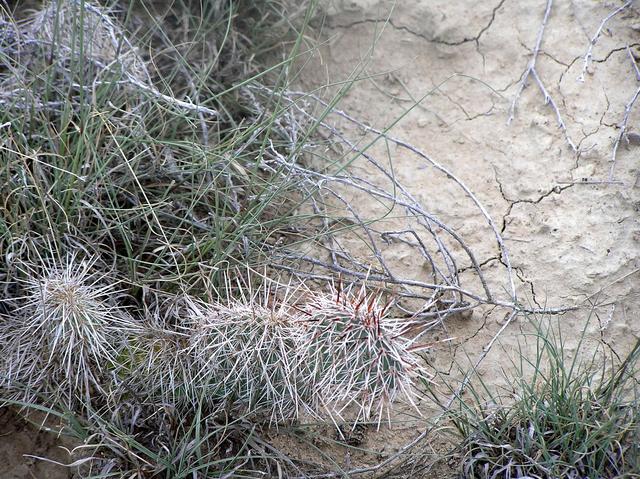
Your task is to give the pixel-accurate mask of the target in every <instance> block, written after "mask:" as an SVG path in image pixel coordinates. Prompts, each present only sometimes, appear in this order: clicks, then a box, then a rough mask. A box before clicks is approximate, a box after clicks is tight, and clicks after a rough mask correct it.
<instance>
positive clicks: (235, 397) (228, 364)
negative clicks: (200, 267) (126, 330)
mask: <svg viewBox="0 0 640 479" xmlns="http://www.w3.org/2000/svg"><path fill="white" fill-rule="evenodd" d="M261 293H262V294H260V292H259V293H256V294H251V295H250V296H249V298H246V299H244V300H242V301H237V300H232V301H229V302H227V303H220V304H210V305H203V306H201V309H200V312H199V313H198V319H197V323H198V327H197V330H196V331H195V334H194V336H193V340H192V346H191V349H190V353H191V354H192V355H193V356H195V357H196V358H197V359H198V361H199V364H200V374H199V376H198V378H197V379H196V381H197V382H199V383H202V382H204V383H208V385H209V386H208V390H209V391H210V394H211V395H212V398H215V399H216V400H218V401H223V402H225V403H226V405H227V406H228V407H232V408H234V409H235V410H236V411H237V412H239V413H241V414H247V415H250V416H252V417H253V418H254V419H262V420H266V421H269V422H271V423H275V424H277V423H281V422H288V421H290V420H292V419H296V418H297V417H298V416H299V415H300V414H301V413H303V412H309V411H310V406H309V400H310V396H311V394H312V391H313V387H314V384H313V383H312V381H311V379H312V378H310V377H309V376H308V371H309V370H308V368H307V366H306V364H305V362H306V359H307V357H306V352H307V348H306V342H305V341H306V339H307V334H306V325H305V324H304V322H303V321H302V320H301V318H300V315H299V314H298V313H297V312H296V311H295V310H293V309H292V308H291V307H290V306H289V305H287V303H286V301H280V302H277V303H276V302H274V301H272V299H273V298H271V293H270V286H267V287H266V288H265V289H263V291H262V292H261ZM260 296H262V297H260Z"/></svg>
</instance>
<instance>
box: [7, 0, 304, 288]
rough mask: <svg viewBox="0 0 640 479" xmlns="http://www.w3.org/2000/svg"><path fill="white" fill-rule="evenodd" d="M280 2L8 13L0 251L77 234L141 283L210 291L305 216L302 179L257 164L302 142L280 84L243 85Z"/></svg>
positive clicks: (65, 6) (26, 255) (54, 5)
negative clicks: (300, 213) (174, 25)
mask: <svg viewBox="0 0 640 479" xmlns="http://www.w3.org/2000/svg"><path fill="white" fill-rule="evenodd" d="M274 3H275V2H270V1H269V0H265V1H264V2H258V3H255V2H242V1H238V2H227V1H220V0H211V1H208V2H204V3H203V4H197V5H196V4H191V3H189V2H187V3H184V4H182V3H176V4H174V5H173V6H172V7H170V8H169V9H165V10H164V11H163V13H162V14H160V13H159V12H158V11H156V10H154V9H153V6H152V4H149V5H146V4H144V3H143V4H139V5H138V4H136V3H135V2H134V3H133V4H131V5H130V7H129V9H128V10H122V8H120V7H117V5H114V6H113V8H107V7H103V6H100V5H98V4H95V3H91V2H86V1H84V0H68V1H54V2H50V3H47V4H45V6H44V7H43V8H42V10H39V11H38V12H36V13H35V14H34V15H33V16H31V17H29V18H27V19H25V20H23V21H21V22H17V21H16V20H15V19H13V18H12V17H11V15H10V14H9V13H5V14H4V15H3V18H2V21H3V25H4V26H5V29H4V30H3V31H4V32H5V33H4V34H3V35H2V36H1V37H0V47H1V48H0V52H1V53H0V98H2V102H3V108H2V109H1V110H0V124H2V125H3V128H2V129H0V144H1V146H0V148H1V151H0V153H1V154H2V158H3V162H2V165H1V167H0V175H1V177H2V181H1V182H0V197H1V198H3V206H4V209H5V214H4V215H3V217H2V218H1V219H0V253H1V254H2V255H3V256H4V255H6V254H10V255H12V257H13V258H14V261H15V262H16V263H20V262H28V261H29V259H30V258H33V257H35V256H36V252H38V251H43V250H46V249H48V246H49V245H53V247H54V248H56V249H58V250H59V251H61V252H62V253H66V252H73V251H75V250H77V249H78V245H81V247H82V249H85V250H87V251H89V253H90V254H92V255H95V256H97V257H100V258H101V259H102V260H103V262H104V263H105V264H113V265H115V267H116V269H117V271H118V272H119V275H120V279H122V280H124V281H125V282H126V283H125V284H127V285H129V286H128V287H129V291H130V292H131V294H132V295H133V296H134V297H136V298H139V297H140V295H141V293H142V288H151V289H153V290H160V291H165V292H170V293H174V292H177V293H182V292H189V293H190V294H192V295H204V294H205V293H206V292H207V291H210V290H211V289H212V288H213V287H215V286H216V285H220V283H219V281H220V278H221V276H220V274H221V273H222V272H224V271H225V269H226V268H227V267H229V265H233V264H236V263H238V262H240V263H246V262H249V263H251V264H258V263H260V262H261V261H265V258H266V255H265V250H266V249H268V248H266V246H265V245H267V244H268V242H267V239H268V238H269V237H272V236H273V235H274V234H276V233H277V232H278V231H279V230H283V229H285V230H286V228H287V225H290V224H292V222H293V221H294V216H295V214H294V211H295V204H296V200H295V198H296V194H294V191H295V186H296V185H295V182H294V181H291V180H290V179H289V178H287V176H286V175H283V174H281V172H280V171H278V170H274V169H272V168H271V169H265V168H263V166H262V164H263V161H264V160H265V159H266V158H267V157H269V155H273V154H276V152H277V153H278V154H282V155H285V156H286V155H288V154H289V153H288V152H289V151H290V150H291V149H296V148H298V145H291V144H290V142H289V137H288V136H287V135H285V134H284V133H283V132H285V131H286V129H287V128H288V122H287V121H288V120H287V119H288V118H289V117H288V116H286V115H284V114H283V113H282V111H280V110H279V108H278V106H277V98H276V94H274V95H271V96H267V95H260V94H256V93H254V92H250V91H249V89H247V88H245V84H248V83H251V82H252V81H259V79H260V77H261V74H257V73H256V74H255V76H256V78H253V79H252V78H247V77H245V76H244V75H247V76H250V75H251V74H253V73H254V71H255V69H256V66H255V65H254V62H255V60H254V56H255V54H256V53H258V52H259V51H260V50H258V52H256V51H255V50H254V48H253V47H252V45H251V42H250V40H249V38H248V37H245V36H243V35H245V34H247V33H248V32H246V31H245V30H244V29H245V28H248V27H249V24H250V25H252V26H253V28H256V31H255V32H253V33H255V34H256V35H258V34H259V32H260V31H262V28H266V27H259V25H260V24H262V23H265V24H268V23H269V21H270V20H269V19H268V18H264V17H265V16H266V17H269V18H270V17H272V16H273V12H271V10H270V8H271V6H272V5H273V4H274ZM249 4H251V5H249ZM260 8H262V9H263V10H262V11H261V10H260ZM156 15H159V18H160V19H161V20H162V21H163V22H165V23H168V22H172V21H175V22H179V24H180V28H179V29H177V31H171V30H170V29H167V28H166V26H165V24H164V23H159V22H158V20H157V18H158V17H157V16H156ZM252 20H253V22H252ZM273 21H274V22H275V20H273ZM130 31H132V32H135V35H134V34H133V33H129V32H130ZM178 33H179V35H178ZM177 37H179V38H177ZM261 48H262V49H263V48H265V47H261ZM294 49H295V48H294ZM143 52H146V53H143ZM292 57H295V51H294V52H293V53H292ZM204 62H207V63H204ZM284 64H288V63H287V61H285V62H284ZM234 72H235V74H234ZM277 74H278V71H277V69H276V68H274V69H273V75H275V81H276V82H277V81H278V76H277ZM296 128H299V126H296ZM297 220H298V221H300V218H297ZM2 274H3V275H6V278H7V280H12V279H14V278H15V277H16V275H19V271H18V270H16V269H12V268H6V267H3V268H2Z"/></svg>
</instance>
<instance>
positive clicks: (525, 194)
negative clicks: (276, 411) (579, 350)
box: [0, 0, 640, 477]
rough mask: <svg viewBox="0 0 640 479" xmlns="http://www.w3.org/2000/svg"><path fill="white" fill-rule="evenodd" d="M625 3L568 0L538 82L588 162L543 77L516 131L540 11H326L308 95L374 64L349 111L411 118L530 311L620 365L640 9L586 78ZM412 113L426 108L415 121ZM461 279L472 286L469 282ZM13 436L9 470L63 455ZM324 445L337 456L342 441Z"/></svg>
mask: <svg viewBox="0 0 640 479" xmlns="http://www.w3.org/2000/svg"><path fill="white" fill-rule="evenodd" d="M621 4H622V2H599V1H595V0H593V1H587V0H557V1H555V2H554V3H553V5H552V9H551V12H550V15H549V18H548V23H547V25H546V29H545V31H544V37H543V40H542V44H541V50H540V54H539V56H538V59H537V67H536V68H537V70H536V71H537V73H538V75H539V77H540V79H541V81H542V82H543V84H544V86H545V87H546V89H547V91H548V93H549V94H550V95H551V97H552V98H553V101H554V102H555V104H557V106H558V110H559V112H560V115H561V117H562V119H563V121H564V122H565V124H566V128H567V136H568V137H569V138H570V140H571V141H572V142H573V143H574V144H575V145H576V147H577V150H578V151H577V152H576V151H574V150H573V149H572V148H571V147H570V146H569V144H568V142H567V139H566V136H565V134H564V133H563V131H562V130H561V129H559V128H558V122H557V118H556V113H555V112H554V110H553V109H552V108H551V107H550V106H549V105H547V104H545V98H544V96H543V94H542V93H541V91H540V89H539V88H538V86H537V85H536V84H535V82H534V81H533V79H532V78H529V81H528V85H527V87H526V88H525V89H524V91H523V92H522V95H521V97H520V99H519V102H518V104H517V109H516V112H515V117H514V119H513V121H512V122H511V123H510V124H507V119H508V117H509V109H510V106H511V103H512V100H513V98H514V95H515V94H516V91H517V89H518V84H519V82H520V80H521V78H522V75H523V73H524V72H525V70H526V68H527V65H528V63H529V61H530V59H531V52H532V50H533V49H534V46H535V43H536V38H537V34H538V31H539V29H540V25H541V22H542V19H543V15H544V11H545V6H546V1H544V0H536V1H524V0H523V1H517V0H495V1H486V2H477V1H474V0H459V1H456V2H451V1H449V0H399V1H397V2H392V1H388V0H380V1H378V0H325V1H324V2H323V9H324V12H325V13H326V18H325V21H324V26H323V28H324V39H325V41H324V43H323V44H322V46H321V47H320V48H319V50H318V51H317V53H316V54H315V55H314V58H313V61H312V62H311V70H310V71H308V73H307V76H306V80H305V82H304V83H305V84H304V86H305V87H307V88H314V87H318V86H321V85H322V84H327V83H332V82H333V83H335V82H339V81H341V80H344V79H347V78H349V76H350V74H351V73H352V72H353V71H354V70H355V69H356V68H357V66H358V65H363V64H366V69H365V72H364V74H363V75H360V79H359V80H358V81H357V82H356V83H355V84H354V85H353V87H352V88H351V90H350V91H349V93H348V94H347V96H346V97H345V98H344V100H343V101H342V103H341V105H340V108H342V109H344V110H345V111H348V112H349V113H351V114H353V115H354V116H356V117H358V118H360V119H361V120H363V121H364V122H366V123H368V124H370V125H373V126H376V127H379V128H383V127H385V126H386V125H388V124H389V123H391V122H392V121H394V120H395V119H397V118H398V117H400V116H401V115H403V114H404V113H405V112H406V110H407V109H408V108H411V107H413V109H412V111H411V112H410V113H408V114H407V115H406V116H405V117H404V118H403V119H402V120H401V121H400V122H399V123H398V124H397V125H396V126H395V127H394V128H393V130H392V133H393V134H394V135H396V136H398V137H400V138H402V139H404V140H406V141H408V142H410V143H411V144H413V145H415V146H416V147H418V148H420V149H422V150H424V151H425V152H427V153H428V154H430V155H431V156H432V157H433V158H434V159H436V160H437V161H439V162H440V163H442V164H443V165H444V166H446V167H447V168H449V169H450V170H451V171H452V172H453V173H455V174H456V175H457V176H458V177H459V178H460V179H462V180H463V181H464V182H465V183H466V184H467V185H468V186H469V188H470V189H471V190H472V191H473V192H474V194H475V195H477V197H478V199H479V200H480V201H481V202H482V204H483V205H484V206H485V208H486V209H487V211H488V212H489V213H490V215H491V216H492V218H493V219H494V220H495V221H496V223H497V224H498V227H499V229H500V230H501V232H502V235H503V237H504V238H505V241H506V245H507V248H508V251H509V254H510V257H511V262H512V264H513V266H514V269H515V276H516V278H515V282H516V287H517V290H518V293H519V299H520V301H522V302H523V303H525V304H528V305H530V306H532V307H545V306H554V307H569V306H579V307H580V309H579V310H577V311H572V312H568V313H565V314H563V315H562V316H561V317H560V323H561V325H562V328H563V329H564V330H565V331H567V332H569V333H570V334H569V335H568V340H569V343H568V345H567V347H568V349H569V351H567V352H568V354H569V355H571V354H572V351H571V349H572V348H574V347H575V343H576V342H577V338H578V336H579V335H580V331H582V329H583V328H585V327H586V329H587V333H588V337H589V338H590V339H591V340H592V342H593V344H594V345H595V341H596V340H604V341H605V342H606V344H608V345H609V346H610V347H611V348H612V349H613V350H614V351H615V352H616V353H618V354H620V355H623V354H624V352H625V351H626V350H628V349H629V348H630V347H631V345H632V344H633V343H634V341H636V339H637V337H638V335H639V334H640V321H639V320H638V318H637V315H638V311H639V306H640V298H639V293H640V281H639V276H640V275H639V273H638V271H639V268H640V248H639V246H640V216H639V212H640V162H639V161H638V153H639V151H640V150H639V146H638V144H637V143H638V141H637V140H638V138H640V136H637V135H638V134H640V112H636V111H635V110H640V105H638V108H636V109H635V110H633V111H632V112H631V114H630V116H629V120H628V131H629V132H630V133H632V134H630V135H629V139H630V141H629V142H626V141H623V142H622V143H621V145H620V147H619V150H618V153H617V160H616V162H615V166H614V169H613V180H614V181H610V180H611V177H610V170H611V166H612V161H611V158H612V148H613V145H614V142H615V139H616V137H617V135H618V132H619V124H620V122H621V121H622V119H623V116H624V110H625V105H627V104H628V103H629V101H630V100H631V98H632V97H633V95H634V92H635V91H636V89H637V88H638V86H639V84H640V83H639V82H638V80H637V79H636V75H635V73H634V69H633V63H632V62H631V60H630V58H629V55H628V53H627V49H626V47H627V46H629V47H630V49H631V50H632V51H634V52H635V51H636V49H637V48H638V47H640V33H639V32H638V30H639V29H640V10H634V9H633V8H631V9H628V10H627V11H625V12H623V13H622V14H620V15H618V16H617V17H615V18H614V19H612V20H611V21H610V22H609V23H608V24H607V26H606V27H605V29H604V31H603V35H602V36H601V37H600V39H599V41H598V42H597V44H596V46H595V48H594V50H593V60H592V62H591V63H590V65H589V67H588V70H587V74H586V77H585V81H584V82H579V81H578V80H577V79H578V77H579V76H580V73H581V71H582V68H583V57H584V55H585V53H586V51H587V47H588V45H589V41H590V38H591V37H592V36H593V34H594V32H595V31H596V29H597V28H598V25H599V24H600V22H601V20H602V19H603V18H604V17H605V16H606V15H607V14H608V12H610V11H611V10H612V9H615V8H616V7H618V6H620V5H621ZM325 93H327V94H328V92H325ZM416 99H422V101H421V102H420V105H419V106H417V107H416V106H415V100H416ZM639 103H640V102H639ZM351 133H352V134H353V135H357V134H358V131H357V129H356V128H353V130H352V132H351ZM389 153H390V157H391V159H392V162H393V168H394V171H395V174H396V175H397V176H398V178H399V179H400V180H401V181H402V182H403V183H404V184H405V185H406V186H407V187H408V188H409V189H411V191H412V192H413V193H414V194H415V195H416V197H417V198H418V199H420V200H421V201H423V202H424V203H425V204H426V205H428V206H429V207H430V208H431V210H432V211H434V212H436V213H437V214H438V215H439V216H440V217H441V218H442V219H443V220H445V221H446V222H447V223H448V224H450V225H451V226H453V227H455V228H456V230H457V231H458V232H459V234H461V235H462V236H463V237H464V238H465V241H467V242H468V244H469V245H470V246H471V247H472V248H473V250H474V252H475V253H476V255H477V257H478V259H479V261H481V263H482V264H483V270H484V271H485V273H486V275H487V278H488V279H489V280H490V282H491V287H492V288H494V289H496V290H503V289H504V288H505V280H504V267H503V265H502V263H501V261H500V260H501V258H500V257H499V255H498V252H497V246H496V243H495V240H494V238H493V237H492V235H491V234H490V231H489V230H488V228H487V224H486V221H485V220H484V218H482V217H481V216H480V215H479V213H478V210H477V209H475V208H469V207H468V202H465V201H463V199H462V198H461V196H460V192H459V190H457V189H454V188H453V186H452V184H450V183H448V182H443V181H442V179H441V178H439V177H436V176H435V175H433V172H432V171H431V170H430V169H429V168H427V167H425V166H424V165H423V164H421V163H418V162H417V160H416V159H415V157H411V156H409V155H407V154H406V153H405V152H404V151H402V150H399V149H397V148H394V147H393V146H392V145H391V146H390V151H389ZM394 261H395V262H396V263H397V264H398V265H399V266H400V267H402V268H404V269H405V270H406V271H410V272H412V274H415V275H416V276H419V275H420V274H421V272H422V270H421V269H420V267H416V265H415V259H414V258H413V257H412V256H411V255H410V254H407V253H406V252H403V251H402V250H401V249H399V250H398V252H397V254H396V257H395V258H394ZM461 268H464V265H463V266H461ZM465 275H468V276H469V277H468V278H465ZM463 279H467V280H468V281H469V282H470V283H473V281H474V278H473V274H472V273H471V272H469V273H464V274H463ZM504 314H505V312H504V311H500V310H495V311H491V310H483V311H477V312H476V313H474V314H473V315H472V316H471V317H470V318H467V319H457V320H451V321H449V322H448V323H447V324H446V331H445V333H446V335H447V336H448V337H451V338H454V339H453V341H452V342H451V343H450V344H449V346H447V347H444V346H443V347H441V348H436V349H435V350H434V351H432V356H433V357H434V363H435V364H436V365H439V366H441V368H442V369H446V368H447V367H449V366H450V365H451V364H452V363H454V362H456V363H458V364H460V365H462V366H464V365H465V364H467V362H468V359H467V358H471V360H473V359H474V358H476V357H478V355H479V354H481V352H482V351H483V348H484V347H485V346H486V344H487V343H488V342H489V341H490V340H491V338H492V337H494V335H495V334H496V332H497V331H498V330H499V329H500V327H501V326H502V323H503V321H504ZM589 318H590V319H589ZM587 321H588V323H587ZM531 331H532V328H531V326H530V324H529V320H528V319H527V318H520V319H518V320H517V321H515V322H513V323H512V324H509V325H508V327H507V328H506V329H505V331H504V332H503V333H502V335H501V336H500V338H499V341H498V343H496V345H495V346H494V348H493V349H492V350H491V352H490V353H489V354H488V355H487V357H486V358H485V359H484V360H483V361H482V363H481V365H480V368H479V373H480V374H481V375H482V377H483V379H484V381H485V382H486V383H487V384H489V385H493V386H496V387H497V386H499V385H501V384H504V381H505V380H504V376H503V372H502V369H503V366H505V365H506V363H508V361H506V360H505V355H508V354H510V353H512V352H513V351H514V350H515V348H516V346H517V345H518V344H519V343H520V342H522V340H523V333H527V332H531ZM525 347H526V346H525ZM424 407H425V416H429V414H430V412H433V408H432V407H431V406H429V405H428V404H426V402H425V404H424ZM414 419H415V418H414ZM422 427H424V426H423V424H422V423H421V421H417V422H416V421H414V422H413V423H411V424H408V423H402V422H400V420H399V421H398V422H396V423H394V425H393V426H392V427H391V428H386V427H382V428H381V430H380V431H379V432H375V433H370V434H369V435H368V436H367V438H366V439H365V442H364V443H363V444H362V445H361V447H362V448H363V449H368V450H370V451H373V452H378V453H379V454H380V455H379V456H377V459H381V458H383V457H384V456H385V455H387V454H389V453H392V452H393V451H395V450H397V449H398V448H399V447H401V446H402V444H404V443H405V442H406V441H408V440H410V439H411V438H412V437H415V435H416V434H418V433H419V432H420V430H421V428H422ZM25 431H26V432H25ZM4 432H5V434H7V435H8V436H7V437H8V438H9V440H8V441H7V440H6V438H5V440H4V441H2V443H3V444H5V443H8V444H9V449H7V447H6V446H5V445H3V446H2V447H3V448H4V449H2V450H0V452H1V453H3V455H4V457H2V461H1V462H2V463H6V462H5V461H10V459H8V458H7V456H8V455H10V454H15V455H17V456H18V457H20V456H21V454H24V453H28V454H35V455H43V454H47V453H50V452H52V448H51V447H50V443H49V442H48V440H45V441H44V442H43V441H41V440H40V439H36V440H34V441H31V442H28V441H26V442H25V441H24V439H25V438H26V437H36V438H38V437H39V436H36V433H35V432H34V431H33V430H31V429H27V430H16V429H15V428H13V429H11V428H9V429H5V431H4ZM323 435H324V436H325V437H326V438H328V439H327V440H326V441H325V442H324V444H325V445H326V444H327V443H329V442H330V441H331V432H330V431H325V432H323ZM320 442H321V443H322V441H320ZM12 444H13V445H12ZM318 445H319V446H320V447H322V444H318ZM290 446H291V449H297V450H298V451H299V449H300V448H299V445H298V444H290ZM430 447H431V448H432V449H425V450H423V453H424V454H425V455H428V454H432V455H433V457H437V455H438V453H439V452H441V451H442V450H444V449H446V447H444V446H442V445H438V444H432V445H431V446H430ZM12 451H13V452H12ZM333 452H334V454H333V455H334V460H335V461H336V463H337V464H338V465H339V467H342V468H345V469H349V468H351V467H354V466H357V465H359V464H362V463H371V462H372V461H374V460H375V459H376V455H375V454H371V455H367V456H366V458H364V457H363V458H361V459H359V458H358V453H357V451H350V450H345V449H340V448H338V449H337V450H335V451H333ZM300 455H301V456H302V458H308V459H311V460H316V459H317V455H318V454H317V451H316V450H314V449H313V448H308V447H305V448H304V452H303V453H300ZM0 467H6V466H0ZM9 467H13V469H9V470H7V471H5V470H3V469H1V468H0V472H2V474H0V475H1V476H2V477H58V476H54V475H53V474H54V472H47V473H46V474H44V473H42V472H41V471H42V469H38V468H39V467H40V468H41V467H42V466H38V465H31V461H26V460H24V459H22V458H21V457H20V463H19V464H18V465H14V466H9ZM21 471H25V472H24V474H22V472H21ZM12 474H13V475H12ZM20 474H22V475H20ZM29 474H30V475H29ZM381 474H382V475H381V476H380V477H385V476H384V472H381ZM420 474H421V476H422V477H446V476H447V475H451V474H453V472H452V468H449V467H448V466H447V464H438V465H437V466H436V468H434V469H430V470H427V471H423V472H421V473H420ZM421 476H420V475H418V473H416V475H415V476H412V477H421ZM400 477H401V476H400ZM407 477H408V476H407Z"/></svg>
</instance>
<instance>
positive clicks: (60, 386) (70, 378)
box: [0, 256, 139, 407]
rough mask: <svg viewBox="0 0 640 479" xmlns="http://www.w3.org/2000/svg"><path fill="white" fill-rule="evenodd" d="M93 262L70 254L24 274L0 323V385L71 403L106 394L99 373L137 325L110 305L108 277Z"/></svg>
mask: <svg viewBox="0 0 640 479" xmlns="http://www.w3.org/2000/svg"><path fill="white" fill-rule="evenodd" d="M94 264H95V260H84V261H79V260H78V258H77V257H76V256H70V257H69V258H67V260H66V261H65V262H64V263H63V264H48V265H45V266H44V267H43V268H42V269H41V272H40V274H38V275H35V274H32V275H30V276H29V277H28V279H27V280H26V284H25V285H24V289H25V293H26V294H25V295H24V296H23V297H22V298H20V299H19V303H20V304H21V305H20V306H19V307H18V308H17V309H16V310H15V311H13V312H12V314H11V316H8V317H5V318H4V319H3V320H2V321H1V322H0V338H2V340H0V345H1V347H2V351H1V353H2V356H3V358H5V362H4V365H3V367H2V371H0V384H1V385H2V386H3V387H5V388H7V389H9V390H12V391H14V392H16V393H17V392H18V391H20V392H22V393H24V391H27V393H24V394H28V395H32V394H36V393H43V394H44V395H47V396H48V397H52V395H53V396H56V397H59V398H60V399H62V400H63V401H65V402H66V403H67V405H69V406H70V407H71V406H72V405H77V404H78V403H79V402H90V401H91V397H92V396H93V395H94V394H95V393H98V392H99V393H101V394H108V392H107V391H105V390H104V389H103V383H104V380H105V376H106V375H107V374H108V372H109V370H111V369H112V368H114V367H115V364H116V357H117V354H118V349H119V345H120V344H122V343H123V342H124V341H125V340H126V337H127V336H128V335H130V334H133V333H135V332H136V331H137V330H138V329H139V325H138V323H137V322H136V321H134V320H133V318H132V317H131V316H130V315H129V314H128V313H127V312H126V311H125V310H124V309H123V308H121V307H120V306H118V305H117V304H116V301H117V300H118V299H119V297H118V296H119V295H118V294H117V292H116V291H115V290H114V287H113V284H111V283H106V282H103V280H102V276H103V275H102V274H101V275H98V274H97V273H94V272H93V271H92V270H93V266H94Z"/></svg>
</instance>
